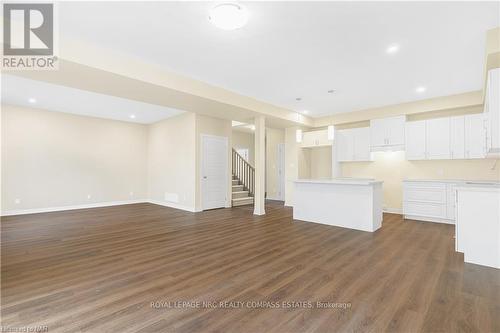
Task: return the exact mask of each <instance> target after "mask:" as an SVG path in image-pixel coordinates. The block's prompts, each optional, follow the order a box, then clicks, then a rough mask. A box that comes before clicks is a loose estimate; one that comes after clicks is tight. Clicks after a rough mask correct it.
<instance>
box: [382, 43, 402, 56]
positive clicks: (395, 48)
mask: <svg viewBox="0 0 500 333" xmlns="http://www.w3.org/2000/svg"><path fill="white" fill-rule="evenodd" d="M398 51H399V45H398V44H391V45H389V46H388V47H387V49H385V52H386V53H387V54H394V53H398Z"/></svg>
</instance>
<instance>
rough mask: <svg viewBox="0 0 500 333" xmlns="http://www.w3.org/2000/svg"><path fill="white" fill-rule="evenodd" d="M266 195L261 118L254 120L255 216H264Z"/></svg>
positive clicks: (264, 120) (264, 130) (262, 120)
mask: <svg viewBox="0 0 500 333" xmlns="http://www.w3.org/2000/svg"><path fill="white" fill-rule="evenodd" d="M265 193H266V119H265V118H264V117H263V116H259V117H256V118H255V194H254V211H253V213H254V214H255V215H264V214H265V213H266V209H265V205H266V203H265Z"/></svg>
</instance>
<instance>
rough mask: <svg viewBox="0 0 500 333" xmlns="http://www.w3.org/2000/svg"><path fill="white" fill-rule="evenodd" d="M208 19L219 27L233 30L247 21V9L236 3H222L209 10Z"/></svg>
mask: <svg viewBox="0 0 500 333" xmlns="http://www.w3.org/2000/svg"><path fill="white" fill-rule="evenodd" d="M208 20H209V21H210V22H211V23H212V24H213V25H215V26H216V27H217V28H219V29H223V30H235V29H239V28H241V27H243V26H245V25H246V24H247V22H248V12H247V10H246V9H245V8H244V7H243V6H241V5H239V4H236V3H222V4H219V5H217V6H215V7H213V8H212V9H211V10H210V14H209V15H208Z"/></svg>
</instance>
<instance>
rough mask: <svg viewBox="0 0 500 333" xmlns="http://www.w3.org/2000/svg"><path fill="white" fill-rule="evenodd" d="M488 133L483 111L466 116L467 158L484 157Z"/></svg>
mask: <svg viewBox="0 0 500 333" xmlns="http://www.w3.org/2000/svg"><path fill="white" fill-rule="evenodd" d="M485 150H486V133H485V129H484V118H483V114H482V113H478V114H468V115H466V116H465V158H484V157H485Z"/></svg>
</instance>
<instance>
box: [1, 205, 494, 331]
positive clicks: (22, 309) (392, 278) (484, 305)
mask: <svg viewBox="0 0 500 333" xmlns="http://www.w3.org/2000/svg"><path fill="white" fill-rule="evenodd" d="M291 214H292V211H291V209H289V208H284V207H283V206H282V205H280V204H279V203H276V202H270V203H267V215H265V216H263V217H256V216H253V215H252V212H251V207H239V208H232V209H222V210H214V211H208V212H203V213H196V214H195V213H187V212H183V211H179V210H174V209H169V208H165V207H161V206H156V205H152V204H136V205H127V206H117V207H108V208H96V209H87V210H79V211H69V212H57V213H45V214H34V215H25V216H17V217H6V218H3V219H2V226H1V231H2V256H1V258H2V267H1V268H2V277H1V282H2V286H1V289H2V290H1V291H2V296H1V300H2V310H1V314H2V325H3V326H4V327H5V326H11V327H19V326H36V325H47V326H48V330H49V332H59V331H61V332H211V331H219V332H252V333H256V332H356V331H358V332H383V331H390V332H500V271H499V270H495V269H490V268H485V267H481V266H476V265H470V264H464V263H463V257H462V255H460V254H457V253H455V252H454V249H453V243H454V241H453V232H454V231H453V226H450V225H443V224H434V223H424V222H416V221H403V220H402V218H401V216H399V215H390V214H388V215H385V216H384V223H383V227H382V229H380V230H379V231H377V232H376V233H365V232H361V231H353V230H348V229H342V228H337V227H329V226H324V225H320V224H314V223H306V222H299V221H295V222H293V221H292V218H291ZM181 301H185V302H190V303H188V304H185V306H184V307H182V304H179V303H174V302H181ZM203 301H205V302H207V303H205V304H203V303H196V302H203ZM317 301H321V302H330V303H321V304H328V306H330V307H329V308H326V309H321V308H318V304H317V303H316V302H317ZM169 302H170V303H169ZM219 302H234V303H223V304H221V303H219ZM235 302H243V305H242V306H241V307H238V304H239V303H235ZM283 302H285V303H283ZM300 302H302V303H300ZM152 303H153V306H152ZM335 303H338V304H335ZM277 305H279V307H277ZM169 306H170V307H169ZM223 306H225V308H223ZM177 307H179V308H177ZM335 307H336V308H335Z"/></svg>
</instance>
